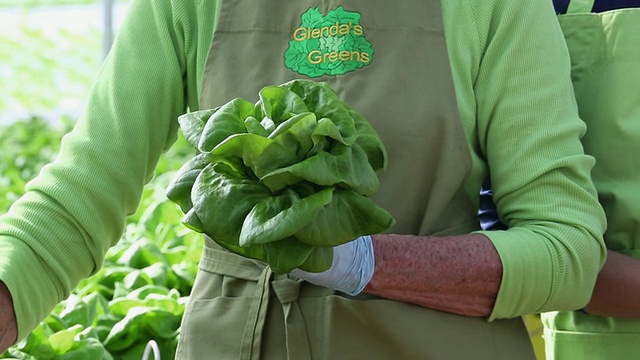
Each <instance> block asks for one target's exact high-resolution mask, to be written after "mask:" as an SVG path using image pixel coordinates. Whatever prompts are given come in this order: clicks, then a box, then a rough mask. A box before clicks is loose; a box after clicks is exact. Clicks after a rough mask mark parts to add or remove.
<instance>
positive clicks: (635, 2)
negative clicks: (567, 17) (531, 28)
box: [553, 0, 640, 14]
mask: <svg viewBox="0 0 640 360" xmlns="http://www.w3.org/2000/svg"><path fill="white" fill-rule="evenodd" d="M553 6H554V7H555V8H556V12H557V13H558V14H564V13H566V12H567V7H568V6H569V0H553ZM630 7H640V0H596V1H595V4H594V5H593V11H594V12H603V11H608V10H615V9H623V8H630Z"/></svg>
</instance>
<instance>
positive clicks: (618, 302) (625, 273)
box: [584, 250, 640, 318]
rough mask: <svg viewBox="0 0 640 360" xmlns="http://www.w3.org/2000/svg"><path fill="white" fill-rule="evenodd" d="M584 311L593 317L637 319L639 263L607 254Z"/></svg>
mask: <svg viewBox="0 0 640 360" xmlns="http://www.w3.org/2000/svg"><path fill="white" fill-rule="evenodd" d="M584 310H585V311H587V312H588V313H591V314H594V315H602V316H614V317H631V318H640V261H639V260H637V259H634V258H632V257H630V256H626V255H622V254H620V253H618V252H615V251H612V250H609V251H608V253H607V260H606V262H605V264H604V267H603V268H602V270H601V271H600V273H599V274H598V279H597V281H596V286H595V289H594V291H593V295H592V296H591V300H590V301H589V304H587V306H586V307H585V309H584Z"/></svg>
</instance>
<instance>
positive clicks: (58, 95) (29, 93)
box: [0, 0, 127, 124]
mask: <svg viewBox="0 0 640 360" xmlns="http://www.w3.org/2000/svg"><path fill="white" fill-rule="evenodd" d="M0 1H1V0H0ZM29 3H31V2H30V1H26V2H25V3H22V2H20V4H19V5H18V2H13V1H6V0H5V1H4V2H3V3H0V23H1V24H2V25H1V26H0V89H2V90H1V92H2V96H1V97H0V124H7V123H10V122H12V121H14V120H16V119H24V118H26V117H28V116H30V115H37V116H41V117H46V118H49V119H54V120H55V119H57V118H59V117H60V116H62V114H70V115H73V116H76V117H77V116H79V114H80V113H81V111H82V109H83V107H84V104H85V101H86V97H87V93H88V89H89V88H90V87H91V85H92V83H93V81H94V79H95V77H96V76H97V74H98V72H99V70H100V66H101V64H102V59H103V42H104V39H103V36H104V28H103V22H102V11H103V8H102V6H101V5H99V3H98V2H96V1H93V2H83V1H74V2H69V3H67V2H66V1H46V2H42V3H43V4H44V3H46V4H47V6H38V5H37V4H36V3H33V4H32V5H26V4H29ZM119 3H120V5H117V6H114V14H113V15H114V23H115V24H114V27H115V29H114V30H115V31H117V24H118V23H119V21H120V20H121V19H122V18H123V16H124V13H126V8H127V4H126V3H125V2H123V1H120V2H119ZM12 4H13V5H12ZM69 4H71V5H69ZM92 4H93V5H92ZM62 5H65V6H62Z"/></svg>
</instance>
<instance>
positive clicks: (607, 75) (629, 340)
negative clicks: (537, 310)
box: [543, 0, 640, 360]
mask: <svg viewBox="0 0 640 360" xmlns="http://www.w3.org/2000/svg"><path fill="white" fill-rule="evenodd" d="M593 3H594V1H593V0H572V1H571V3H570V5H569V8H568V11H567V14H566V15H560V16H559V17H558V18H559V21H560V25H561V26H562V30H563V33H564V36H565V38H566V41H567V45H568V48H569V52H570V55H571V72H572V81H573V85H574V89H575V94H576V99H577V102H578V108H579V112H580V116H581V117H582V119H583V120H584V121H585V122H586V124H587V133H586V135H585V136H584V138H583V139H582V141H583V143H584V148H585V152H586V153H588V154H591V155H593V156H594V157H595V159H596V165H595V167H594V168H593V171H592V176H593V181H594V183H595V185H596V188H597V190H598V196H599V199H600V202H601V203H602V205H603V207H604V210H605V212H606V214H607V220H608V225H607V232H606V233H605V236H604V239H605V242H606V244H607V247H608V248H610V249H613V250H616V251H619V252H621V253H623V254H627V255H629V256H633V257H635V258H638V259H640V160H639V157H638V155H639V154H640V38H639V37H638V35H639V34H640V8H629V9H620V10H614V11H608V12H603V13H598V14H596V13H591V11H592V8H593ZM543 321H544V323H545V327H546V329H545V341H546V346H547V355H548V357H549V358H550V359H554V358H555V359H562V360H565V359H585V358H588V359H616V360H624V359H638V358H640V321H638V320H628V319H626V320H623V319H614V318H609V317H600V316H592V315H589V314H586V313H583V312H553V313H549V314H544V315H543Z"/></svg>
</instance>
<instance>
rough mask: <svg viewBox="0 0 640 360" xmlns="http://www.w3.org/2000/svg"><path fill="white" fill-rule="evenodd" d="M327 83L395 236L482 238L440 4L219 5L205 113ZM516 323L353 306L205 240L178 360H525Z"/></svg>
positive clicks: (276, 0)
mask: <svg viewBox="0 0 640 360" xmlns="http://www.w3.org/2000/svg"><path fill="white" fill-rule="evenodd" d="M295 78H311V79H314V80H318V81H324V82H327V83H328V84H329V85H330V86H331V87H332V88H333V89H334V90H335V91H336V92H337V94H338V96H339V97H340V98H341V99H342V100H343V101H345V102H347V103H348V104H349V105H351V106H352V107H353V108H354V109H355V110H357V111H358V112H360V113H362V114H363V115H364V117H365V118H366V119H367V120H368V121H369V122H370V123H371V124H372V125H373V126H374V128H375V129H376V130H377V131H378V133H379V134H380V137H381V139H382V141H383V143H384V144H385V146H386V148H387V151H388V154H389V166H388V168H387V169H386V170H385V171H384V172H382V173H381V174H380V180H381V190H380V192H379V193H378V194H376V196H375V200H376V202H377V203H378V204H379V205H380V206H382V207H383V208H385V209H387V210H388V211H389V212H390V213H391V214H392V215H393V216H394V217H395V219H396V225H395V226H394V227H393V228H392V229H390V230H389V232H393V233H398V234H416V235H428V234H461V233H468V232H470V231H473V230H478V228H479V227H478V221H477V219H476V216H475V209H474V207H473V206H472V205H471V203H470V202H469V200H468V198H467V196H466V195H465V193H464V187H463V185H464V181H465V178H466V176H467V175H468V172H469V170H470V167H471V158H470V152H469V147H468V145H467V142H466V137H465V134H464V130H463V128H462V125H461V123H460V120H459V118H458V113H457V105H456V98H455V91H454V88H453V81H452V77H451V70H450V65H449V59H448V56H447V49H446V44H445V37H444V30H443V24H442V19H441V11H440V4H439V1H437V0H411V1H400V2H395V1H371V0H349V1H343V2H336V1H310V0H300V1H291V0H271V1H256V0H235V1H221V2H220V8H219V13H218V18H217V23H216V27H215V32H214V36H213V42H212V44H211V48H210V53H209V57H208V60H207V63H206V67H205V71H204V79H203V84H202V97H201V108H202V109H206V108H213V107H216V106H219V105H222V104H224V103H226V102H228V101H229V100H231V99H232V98H236V97H241V98H245V99H247V100H250V101H256V100H257V94H258V91H259V90H260V89H261V88H262V87H263V86H266V85H273V84H281V83H284V82H287V81H289V80H292V79H295ZM532 354H533V353H532V350H531V345H530V343H529V339H528V336H527V333H526V330H525V328H524V326H523V324H522V321H521V320H520V319H514V320H499V321H494V322H491V323H489V322H487V321H486V319H483V318H470V317H463V316H457V315H452V314H448V313H444V312H439V311H434V310H430V309H425V308H421V307H418V306H414V305H410V304H406V303H402V302H398V301H392V300H385V299H380V298H377V297H372V296H366V295H361V296H358V297H356V298H350V297H347V296H344V295H341V294H334V292H333V291H332V290H329V289H326V288H321V287H317V286H314V285H311V284H308V283H306V282H302V283H301V282H297V281H294V280H292V279H289V278H288V277H287V276H274V275H273V274H272V273H271V271H270V270H269V269H268V268H266V267H265V266H264V265H263V264H261V263H259V262H256V261H251V260H247V259H244V258H241V257H239V256H236V255H233V254H230V253H228V252H226V251H224V250H222V249H220V248H219V247H218V246H217V245H216V244H215V243H214V242H213V241H212V240H211V239H205V249H204V254H203V257H202V260H201V263H200V271H199V273H198V275H197V278H196V283H195V284H194V289H193V292H192V294H191V297H190V302H189V306H188V310H187V313H186V314H185V318H184V321H183V326H182V329H181V335H180V345H179V349H178V354H177V356H178V358H180V359H233V360H236V359H277V360H280V359H289V360H308V359H314V360H329V359H331V360H333V359H358V360H361V359H367V360H383V359H384V360H387V359H411V360H413V359H447V360H451V359H492V360H493V359H530V358H532V357H533V355H532Z"/></svg>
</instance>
